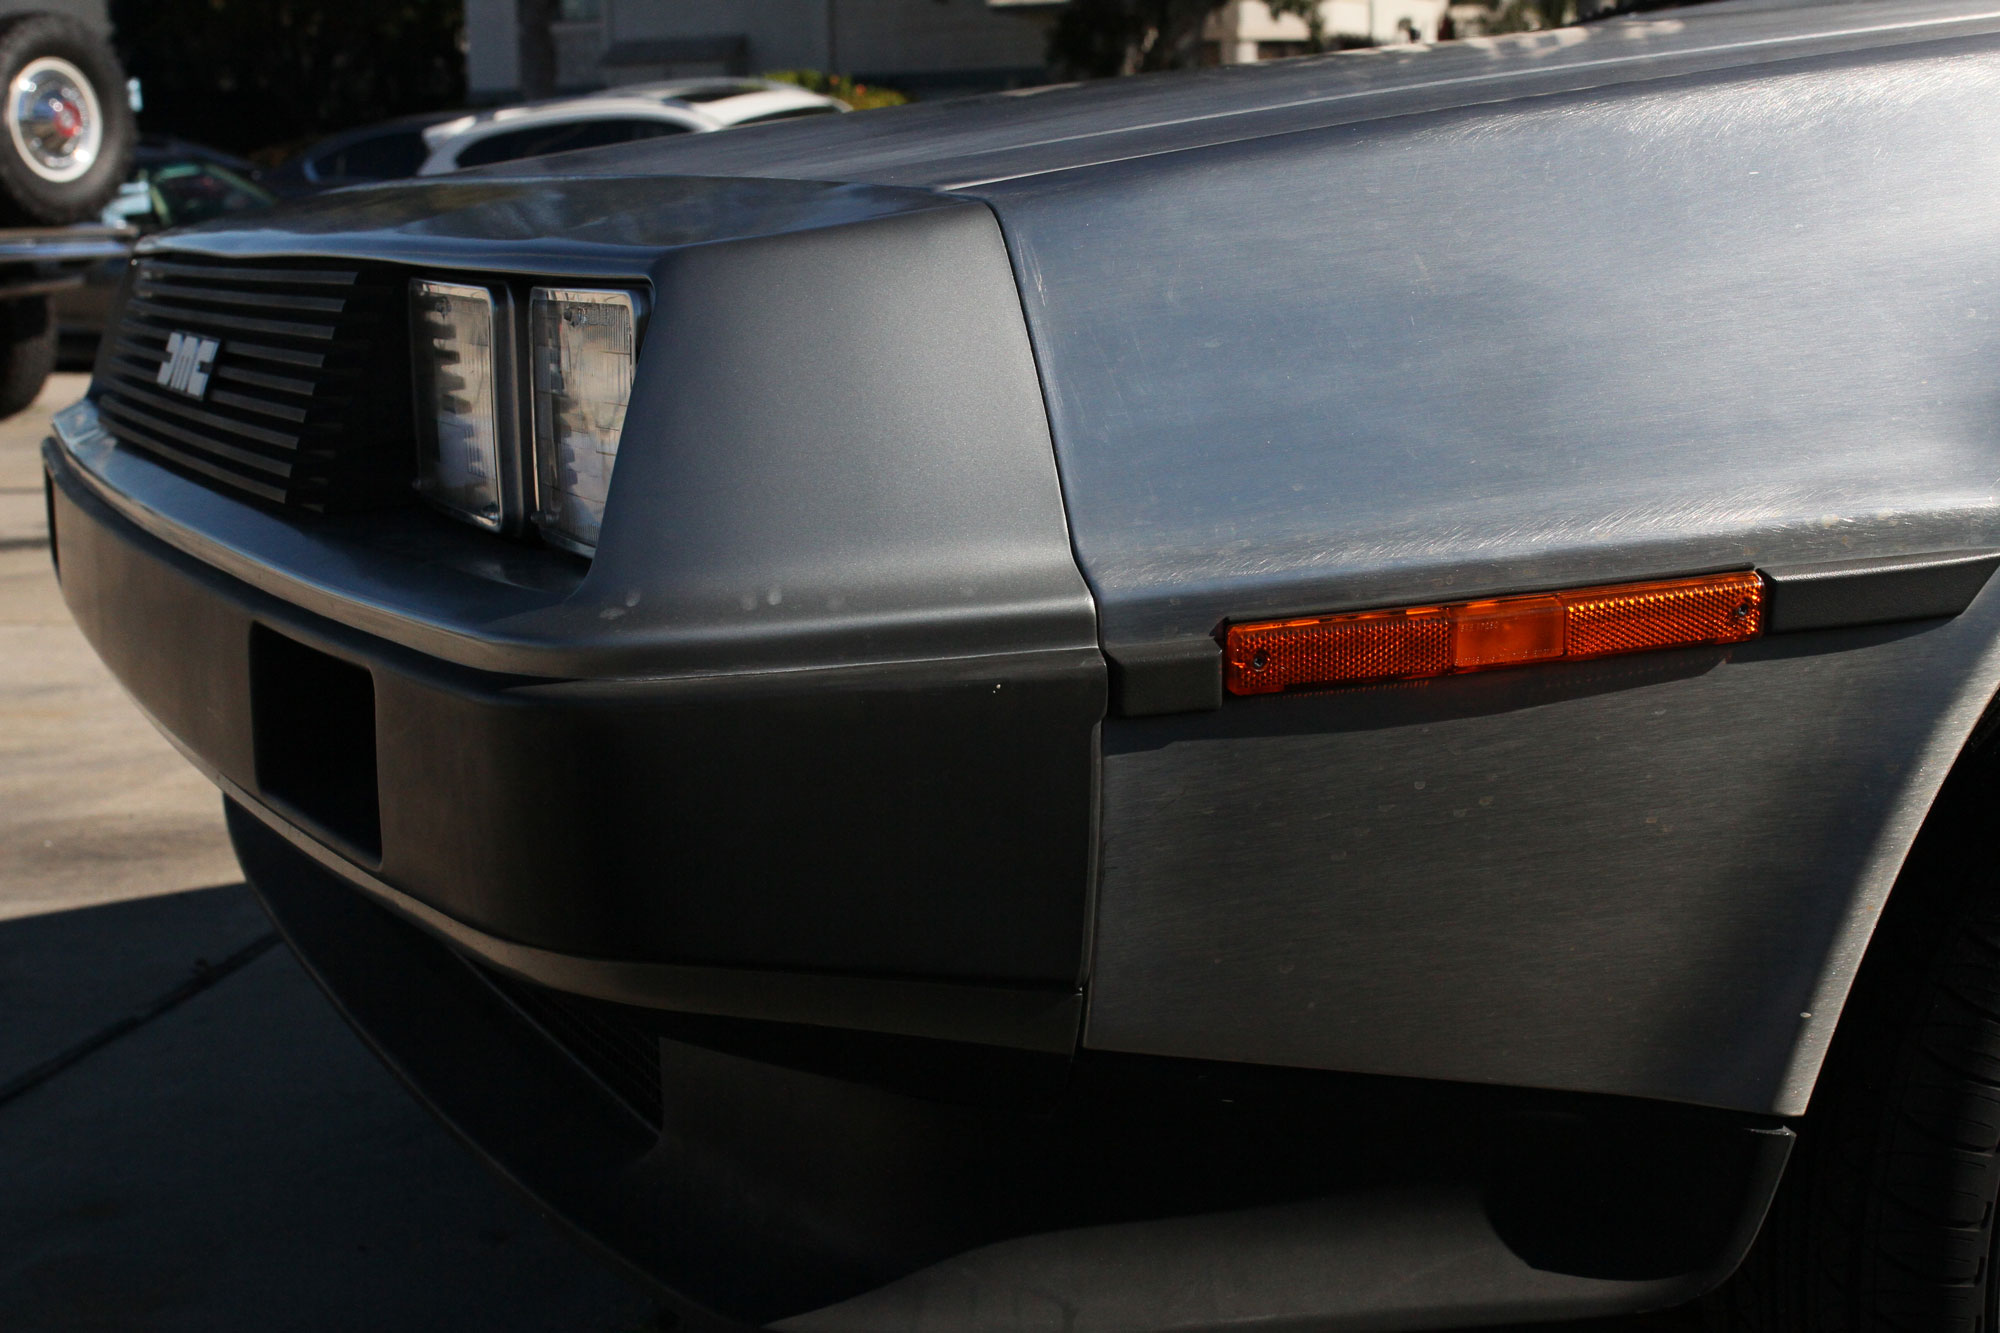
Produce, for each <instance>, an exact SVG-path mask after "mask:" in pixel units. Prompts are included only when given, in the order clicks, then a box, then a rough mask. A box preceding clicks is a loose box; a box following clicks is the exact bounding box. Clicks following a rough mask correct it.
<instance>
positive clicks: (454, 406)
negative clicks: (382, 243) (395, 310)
mask: <svg viewBox="0 0 2000 1333" xmlns="http://www.w3.org/2000/svg"><path fill="white" fill-rule="evenodd" d="M500 313H501V312H500V309H499V307H498V305H497V303H496V301H495V299H494V295H493V292H492V291H491V290H489V289H488V288H485V287H474V286H467V285H465V284H462V283H455V282H435V281H432V280H430V279H427V278H416V279H412V280H411V282H410V332H411V342H412V344H413V347H414V351H415V357H416V366H415V369H416V386H417V441H418V466H417V489H418V490H419V491H420V492H422V493H423V495H424V496H425V497H427V498H428V499H429V500H431V501H432V503H434V504H437V505H440V506H442V507H443V508H445V509H448V510H450V511H451V512H453V513H454V514H457V515H458V516H459V517H461V518H465V519H469V520H470V521H472V522H474V523H477V524H478V525H479V526H480V527H482V528H492V529H494V530H495V531H498V530H499V529H500V528H501V527H502V526H503V525H504V524H505V523H506V521H507V518H508V510H509V508H510V505H509V491H510V490H511V487H510V486H509V484H508V473H509V470H510V468H509V460H508V453H509V449H508V441H507V436H506V426H507V424H508V423H507V421H506V419H505V418H504V417H503V415H502V413H503V406H504V403H505V402H506V394H507V393H508V392H509V390H508V389H507V388H506V387H505V386H506V381H505V380H504V379H503V378H502V377H503V375H504V374H506V368H505V367H504V366H503V365H502V362H503V361H504V359H505V358H504V355H503V353H504V350H505V344H504V342H503V341H502V340H503V339H504V338H505V336H506V332H505V324H504V322H503V321H502V319H501V318H500Z"/></svg>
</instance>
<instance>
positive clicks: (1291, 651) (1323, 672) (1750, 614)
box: [1224, 572, 1764, 694]
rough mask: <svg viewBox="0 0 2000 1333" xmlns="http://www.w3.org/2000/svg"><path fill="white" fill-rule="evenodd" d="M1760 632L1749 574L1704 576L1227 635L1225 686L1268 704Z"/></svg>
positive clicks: (1759, 586) (1753, 578) (1759, 606)
mask: <svg viewBox="0 0 2000 1333" xmlns="http://www.w3.org/2000/svg"><path fill="white" fill-rule="evenodd" d="M1763 625H1764V581H1763V579H1761V578H1759V577H1758V576H1757V575H1756V574H1753V573H1747V572H1746V573H1737V574H1710V575H1706V576H1704V577H1702V578H1697V579H1669V580H1666V581H1663V582H1659V583H1625V584H1618V585H1614V586H1612V587H1607V588H1579V589H1576V590H1575V591H1571V592H1556V593H1541V594H1537V595H1535V596H1532V597H1496V598H1492V599H1490V600H1487V601H1480V602H1460V603H1458V604H1456V605H1453V606H1412V607H1405V608H1403V609H1401V610H1396V611H1361V612H1356V613H1354V614H1351V615H1342V616H1317V617H1313V618H1311V619H1304V620H1269V621H1264V622H1262V623H1259V624H1254V625H1232V626H1230V627H1229V636H1228V640H1227V643H1226V645H1225V648H1226V651H1225V654H1224V663H1225V665H1224V671H1225V677H1224V679H1225V681H1226V683H1227V684H1228V686H1229V691H1230V693H1232V694H1275V693H1276V692H1278V691H1279V690H1284V689H1290V688H1292V687H1294V686H1300V685H1338V684H1345V683H1348V682H1351V681H1364V680H1411V679H1415V678H1418V677H1423V676H1443V675H1449V674H1451V673H1454V672H1460V671H1485V670H1488V669H1490V668H1493V667H1504V666H1525V665H1527V664H1528V663H1531V662H1553V661H1559V660H1566V661H1576V660H1578V659H1580V658H1588V657H1609V656H1611V655H1612V654H1614V653H1636V652H1642V651H1644V650H1646V649H1648V648H1686V647H1691V646H1694V645H1696V644H1705V643H1741V642H1742V641H1743V640H1745V639H1751V638H1755V637H1756V636H1757V634H1758V632H1759V631H1760V630H1761V629H1762V628H1763Z"/></svg>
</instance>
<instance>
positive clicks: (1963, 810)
mask: <svg viewBox="0 0 2000 1333" xmlns="http://www.w3.org/2000/svg"><path fill="white" fill-rule="evenodd" d="M1979 769H1980V770H1981V771H1979V772H1975V773H1972V774H1963V773H1962V774H1958V775H1955V776H1954V779H1953V788H1954V789H1955V790H1948V791H1947V793H1946V796H1945V799H1944V800H1943V801H1942V802H1941V804H1940V807H1939V810H1938V811H1937V812H1936V813H1934V815H1933V818H1932V820H1931V823H1930V826H1928V827H1927V828H1926V832H1925V837H1924V839H1923V840H1921V841H1920V842H1919V845H1918V847H1917V849H1916V852H1915V853H1914V855H1913V857H1912V859H1911V861H1910V863H1909V865H1908V866H1907V867H1906V869H1905V871H1904V873H1903V876H1902V878H1901V880H1900V881H1899V883H1898V884H1897V887H1896V890H1895V892H1894V893H1893V894H1892V895H1891V898H1890V904H1889V908H1888V910H1887V911H1886V912H1885V914H1884V917H1883V920H1882V922H1881V924H1880V926H1879V927H1878V929H1877V931H1876V935H1875V939H1874V942H1873V943H1872V944H1871V945H1870V947H1869V952H1868V956H1867V959H1866V961H1865V962H1864V964H1863V967H1862V971H1861V975H1860V977H1859V978H1858V980H1857V982H1856V986H1855V990H1854V994H1853V995H1852V996H1851V998H1850V999H1849V1002H1848V1005H1847V1008H1846V1010H1845V1012H1844V1014H1843V1016H1842V1019H1841V1025H1840V1028H1839V1030H1838V1033H1837V1035H1836V1037H1835V1039H1834V1043H1833V1046H1832V1048H1831V1050H1830V1051H1829V1053H1828V1060H1827V1064H1826V1067H1825V1070H1824V1072H1823V1073H1822V1075H1821V1078H1820V1082H1819V1086H1818V1088H1817V1089H1816V1090H1815V1092H1814V1094H1813V1101H1812V1106H1811V1108H1810V1111H1809V1113H1808V1115H1807V1116H1806V1120H1805V1123H1804V1126H1803V1127H1802V1129H1801V1131H1800V1134H1799V1145H1798V1150H1797V1151H1796V1152H1795V1153H1794V1154H1793V1158H1792V1164H1791V1166H1790V1168H1789V1169H1788V1170H1787V1172H1786V1178H1785V1182H1784V1186H1783V1188H1782V1189H1781V1190H1780V1192H1779V1196H1778V1200H1777V1202H1776V1205H1775V1206H1774V1208H1773V1210H1772V1215H1771V1217H1770V1219H1769V1220H1768V1221H1767V1222H1766V1224H1765V1226H1764V1231H1763V1234H1762V1235H1761V1236H1759V1238H1758V1241H1757V1244H1756V1246H1755V1248H1754V1249H1753V1250H1752V1252H1751V1255H1750V1257H1749V1259H1748V1260H1747V1261H1746V1262H1745V1264H1744V1267H1743V1270H1742V1271H1741V1272H1739V1273H1738V1274H1737V1276H1736V1277H1735V1278H1733V1279H1732V1280H1731V1281H1730V1282H1729V1283H1728V1284H1726V1285H1725V1286H1724V1288H1723V1289H1722V1291H1721V1292H1719V1293H1718V1294H1717V1295H1716V1297H1714V1298H1713V1299H1712V1300H1711V1302H1710V1304H1709V1311H1708V1312H1709V1315H1710V1320H1709V1323H1710V1326H1711V1327H1714V1328H1720V1329H1726V1330H1732V1331H1733V1333H1886V1331H1890V1330H1893V1333H1996V1331H2000V1313H1996V1311H1997V1310H2000V1304H1997V1303H1996V1297H2000V1275H1996V1273H1995V1271H1994V1270H1995V1262H1996V1244H1995V1242H1996V1236H1997V1235H2000V1232H1996V1227H1995V1211H1996V1200H2000V873H1996V871H1995V868H1994V865H1993V862H1992V858H1991V856H1990V854H1988V853H1984V852H1982V850H1981V848H1980V844H1981V843H1982V842H1983V841H1984V840H1985V838H1986V837H1987V836H1989V833H1990V828H1991V827H1992V818H1993V817H1992V813H1991V809H1990V807H1991V805H1992V803H1993V802H1994V801H1995V800H1996V799H2000V793H1996V791H1995V788H1994V787H1993V786H1992V785H1991V782H1992V775H1991V771H1990V769H1989V768H1988V766H1987V765H1986V764H1981V765H1979ZM1939 815H1942V816H1943V817H1944V818H1943V819H1942V821H1940V819H1939V818H1938V816H1939ZM1940 823H1941V824H1942V830H1941V831H1937V832H1934V830H1938V829H1939V826H1940Z"/></svg>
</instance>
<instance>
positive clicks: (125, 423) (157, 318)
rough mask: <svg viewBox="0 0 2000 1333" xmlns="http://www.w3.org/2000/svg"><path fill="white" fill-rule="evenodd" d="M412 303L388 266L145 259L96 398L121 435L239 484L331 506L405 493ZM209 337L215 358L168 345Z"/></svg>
mask: <svg viewBox="0 0 2000 1333" xmlns="http://www.w3.org/2000/svg"><path fill="white" fill-rule="evenodd" d="M405 311H406V297H405V293H404V285H403V279H402V278H401V276H400V275H398V274H395V273H393V272H389V271H384V270H377V269H370V268H362V267H347V266H342V265H340V264H337V263H332V262H326V261H298V262H296V263H293V264H286V265H272V264H236V263H227V262H222V261H216V260H206V259H195V258H189V257H183V256H173V257H152V258H146V259H141V260H139V261H138V263H137V265H136V267H135V271H134V272H133V274H132V282H131V289H130V295H129V298H128V300H127V302H126V304H125V307H124V309H123V311H122V313H121V316H120V319H119V322H118V326H117V328H116V329H115V330H114V331H113V332H112V334H111V345H110V346H109V347H107V348H106V349H105V352H104V354H103V355H102V356H101V357H100V359H99V362H98V380H97V384H98V388H99V391H100V392H99V398H98V407H99V410H100V411H101V412H102V413H103V415H104V418H105V422H106V424H107V425H108V426H109V427H110V428H111V431H112V433H113V434H114V435H116V436H117V437H118V439H119V441H120V442H121V443H122V444H125V445H127V446H130V447H132V448H135V449H138V450H140V451H142V452H144V453H146V454H149V455H151V456H152V457H154V458H156V459H159V460H161V461H163V462H166V463H169V464H172V465H174V466H175V467H178V468H181V469H184V470H186V471H189V472H192V473H195V474H196V475H198V476H200V477H201V478H202V479H203V480H205V481H208V482H211V483H215V484H219V485H220V486H222V487H224V488H226V489H229V490H232V491H235V492H237V493H239V494H243V495H251V496H255V497H257V498H258V499H261V500H268V501H271V502H273V503H276V504H283V505H296V506H299V507H301V508H305V509H312V510H318V511H322V512H326V511H335V510H351V509H362V508H376V507H380V506H383V505H386V504H395V503H401V502H404V501H406V500H407V499H408V497H409V494H410V479H411V474H412V468H413V467H414V463H413V450H412V447H411V421H410V410H411V409H410V380H409V353H408V348H409V334H408V320H407V317H406V314H405ZM175 335H179V338H178V339H176V337H175ZM209 340H212V341H213V343H214V351H213V359H212V361H207V360H204V361H202V362H200V364H199V369H196V364H197V363H196V359H195V358H193V357H192V356H191V355H190V357H189V358H188V361H187V364H186V365H184V366H183V368H182V369H183V372H184V373H182V374H180V375H178V376H176V375H174V374H173V373H172V371H171V368H168V361H169V352H168V348H169V346H170V345H172V344H173V343H175V342H177V341H178V342H182V343H188V344H194V345H200V344H202V343H205V342H207V341H209ZM204 374H205V375H206V379H205V380H203V379H202V378H201V376H202V375H204Z"/></svg>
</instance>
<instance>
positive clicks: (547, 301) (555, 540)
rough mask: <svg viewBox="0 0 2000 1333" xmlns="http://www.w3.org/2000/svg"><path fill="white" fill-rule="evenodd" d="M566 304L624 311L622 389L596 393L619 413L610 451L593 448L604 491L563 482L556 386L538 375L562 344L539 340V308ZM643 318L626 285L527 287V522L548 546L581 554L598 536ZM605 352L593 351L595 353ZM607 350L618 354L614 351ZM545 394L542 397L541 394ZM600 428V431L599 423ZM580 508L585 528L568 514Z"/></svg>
mask: <svg viewBox="0 0 2000 1333" xmlns="http://www.w3.org/2000/svg"><path fill="white" fill-rule="evenodd" d="M566 306H567V307H592V306H594V307H600V308H604V309H610V310H617V311H622V314H623V318H624V327H623V334H622V336H623V340H624V344H625V346H624V349H623V352H622V357H623V360H624V363H625V364H624V368H623V380H624V383H623V385H622V386H621V387H620V388H619V389H618V391H617V392H618V394H619V395H622V396H621V397H617V398H613V397H609V396H599V397H598V399H597V400H596V402H597V403H598V405H599V406H600V407H613V406H615V408H616V409H617V418H618V420H617V425H616V427H615V428H613V429H612V430H611V431H610V448H609V450H608V451H606V450H599V451H598V452H599V453H600V454H601V455H603V456H604V457H605V458H606V459H607V460H608V461H605V462H604V463H603V466H602V467H601V469H599V470H598V477H599V482H600V489H601V490H602V492H603V493H602V494H599V495H595V496H591V495H586V494H582V493H580V492H579V491H578V490H576V489H574V488H566V487H564V486H563V485H562V480H561V479H562V478H563V476H564V475H565V473H566V466H567V462H568V458H567V455H566V452H565V451H566V449H567V447H568V444H567V440H566V439H565V438H564V437H563V435H562V432H561V431H560V430H559V428H558V424H557V418H558V409H557V408H556V406H555V403H554V401H553V399H554V398H555V396H557V395H558V394H560V393H561V392H562V391H561V390H560V389H558V388H555V387H554V386H551V385H546V384H544V382H543V381H544V378H545V370H547V369H548V366H547V365H546V362H545V355H544V354H545V352H546V351H549V350H554V351H556V352H557V353H558V355H560V352H561V343H560V342H559V341H558V343H557V346H556V347H555V348H554V349H549V348H547V347H546V346H545V341H544V338H543V332H544V331H543V329H542V327H541V322H542V315H543V311H544V309H545V308H550V307H553V308H555V309H557V310H558V311H562V308H563V307H566ZM567 313H568V312H567V311H563V312H562V313H560V314H558V315H557V317H556V320H557V323H558V324H559V325H566V326H570V327H575V326H574V325H571V323H570V321H569V319H568V318H567ZM644 320H645V301H644V298H643V297H641V295H640V294H639V293H638V292H635V291H633V290H631V289H630V288H626V287H602V286H597V287H591V286H583V285H580V284H575V283H568V284H562V285H556V284H553V283H548V284H543V283H538V284H536V285H535V286H534V287H531V288H530V289H529V291H528V309H527V330H528V335H527V336H528V341H527V347H528V356H529V367H528V373H527V375H526V376H525V378H526V380H527V382H528V383H527V390H528V411H529V420H530V423H531V425H530V435H531V440H532V446H533V452H534V467H533V482H534V508H533V513H532V521H533V522H534V525H535V529H536V531H538V532H539V533H540V534H541V537H542V540H543V541H546V542H548V543H550V544H551V545H554V546H559V547H561V548H563V549H564V550H568V551H574V552H576V553H577V554H579V555H590V554H593V553H595V551H596V550H597V540H598V537H599V535H600V534H601V533H602V530H603V511H604V505H605V502H606V500H607V499H608V498H609V493H610V484H611V474H612V472H613V471H614V470H615V469H616V466H617V462H618V449H619V445H620V444H621V443H622V442H623V439H624V434H625V417H626V410H627V409H628V408H629V406H630V405H631V400H632V386H633V384H634V383H635V382H636V381H637V378H638V362H639V338H640V334H641V332H642V330H643V327H644ZM552 332H553V333H554V334H555V336H556V338H557V339H560V337H561V330H560V328H558V329H556V330H553V331H552ZM614 332H615V331H614ZM603 354H604V353H601V352H600V353H599V355H603ZM612 354H613V355H619V353H616V352H615V351H614V352H613V353H612ZM558 364H560V363H558ZM613 373H614V374H616V373H617V372H616V371H614V372H613ZM545 397H546V398H547V399H548V401H545ZM600 433H602V432H601V429H600ZM565 499H567V500H571V501H575V502H577V503H576V504H569V505H566V504H564V503H563V502H564V500H565ZM593 504H594V513H591V512H589V511H590V508H591V506H592V505H593ZM578 509H582V510H584V511H585V517H586V518H587V520H588V533H587V535H585V533H584V531H582V530H581V525H580V524H579V523H578V522H577V521H576V519H575V517H574V514H575V512H576V511H577V510H578Z"/></svg>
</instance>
